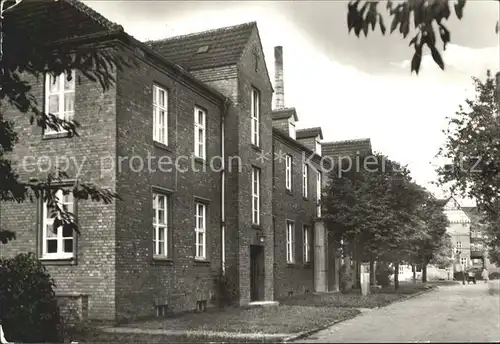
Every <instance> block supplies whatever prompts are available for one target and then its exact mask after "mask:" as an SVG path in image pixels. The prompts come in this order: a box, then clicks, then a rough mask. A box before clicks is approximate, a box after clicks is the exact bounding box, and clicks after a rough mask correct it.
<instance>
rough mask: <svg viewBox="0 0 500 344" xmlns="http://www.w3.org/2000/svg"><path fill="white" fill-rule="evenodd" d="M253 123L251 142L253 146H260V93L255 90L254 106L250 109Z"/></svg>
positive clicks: (253, 90)
mask: <svg viewBox="0 0 500 344" xmlns="http://www.w3.org/2000/svg"><path fill="white" fill-rule="evenodd" d="M250 116H251V121H252V132H251V142H252V144H253V145H256V146H259V145H260V124H259V123H260V93H259V91H257V90H256V89H255V88H254V89H252V105H251V109H250Z"/></svg>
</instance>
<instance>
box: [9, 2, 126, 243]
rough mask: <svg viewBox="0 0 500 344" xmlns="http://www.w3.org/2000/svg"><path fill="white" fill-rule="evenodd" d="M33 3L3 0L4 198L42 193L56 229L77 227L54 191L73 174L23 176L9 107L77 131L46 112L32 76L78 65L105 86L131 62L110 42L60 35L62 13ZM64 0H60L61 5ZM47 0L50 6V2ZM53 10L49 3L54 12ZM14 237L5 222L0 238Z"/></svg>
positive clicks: (91, 195) (89, 193)
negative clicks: (39, 8)
mask: <svg viewBox="0 0 500 344" xmlns="http://www.w3.org/2000/svg"><path fill="white" fill-rule="evenodd" d="M19 2H20V1H19V0H18V1H16V3H19ZM34 3H36V2H30V1H24V2H22V3H20V4H18V5H17V6H15V5H14V4H15V3H14V2H4V1H2V5H3V7H2V8H3V11H2V14H3V17H2V18H1V19H0V23H1V26H0V28H1V29H2V38H3V41H2V42H1V47H2V49H1V51H2V54H1V55H0V80H1V88H0V201H4V202H5V201H6V202H18V203H20V202H25V201H34V200H35V199H37V198H41V199H42V200H44V201H45V202H47V204H48V207H49V208H50V209H51V212H52V214H51V216H52V217H53V218H54V226H53V228H54V230H55V229H56V228H58V227H60V226H63V227H68V228H71V229H74V230H76V231H78V226H77V223H76V221H75V217H74V215H73V214H72V213H70V212H68V211H66V210H65V209H63V207H62V206H60V203H59V202H58V199H57V197H56V195H55V194H56V191H57V189H56V188H55V187H54V183H57V182H60V181H61V180H62V179H64V178H68V176H67V175H66V174H65V173H64V172H61V171H53V172H51V173H50V174H49V175H48V177H47V178H46V179H44V180H38V179H35V178H32V179H30V180H20V178H19V175H18V174H16V172H15V170H14V168H13V161H12V160H11V158H10V154H11V153H12V152H13V151H14V148H15V144H16V143H17V142H18V136H17V133H16V131H15V129H14V123H13V122H12V121H10V120H9V119H8V118H6V117H5V116H4V114H5V112H6V111H8V110H10V109H15V110H17V111H19V112H20V113H22V114H25V115H26V121H27V122H30V123H31V124H32V125H37V126H39V127H41V128H43V129H46V128H51V129H54V130H57V131H60V130H66V131H67V132H68V133H69V135H70V136H78V132H77V129H78V127H79V123H78V122H76V121H74V120H70V121H68V120H65V119H61V118H59V117H58V116H56V115H54V114H52V113H45V111H44V109H43V107H40V104H38V103H37V101H36V99H35V97H34V96H33V94H32V86H33V85H31V84H30V83H29V82H28V81H27V80H30V79H31V80H43V77H44V76H45V75H46V74H51V75H53V76H57V75H60V74H61V73H64V72H66V74H67V75H68V81H69V80H71V75H72V73H71V71H72V70H76V71H79V72H80V73H79V74H81V75H83V76H84V77H86V78H89V79H90V80H92V81H95V82H99V83H100V85H101V86H102V89H103V91H107V90H108V89H109V88H110V87H111V86H113V85H114V81H115V80H114V77H113V71H114V70H116V69H117V68H118V69H120V68H122V67H123V66H124V65H125V64H128V62H127V61H125V60H124V59H123V58H121V56H122V55H121V54H120V52H119V51H118V48H117V47H116V46H110V45H109V44H106V43H105V42H103V43H101V44H98V45H96V44H94V45H89V44H83V43H84V42H81V41H79V40H78V39H71V38H74V37H63V36H61V35H62V33H61V30H60V27H59V26H58V25H54V21H55V22H57V20H58V19H60V18H58V17H57V16H58V15H61V13H60V12H54V13H53V14H51V15H52V17H51V18H50V19H51V20H47V17H43V15H42V13H43V12H40V11H38V12H35V13H32V12H31V11H30V8H29V5H30V4H34ZM62 3H63V2H60V6H61V7H62V6H63V4H62ZM45 4H47V6H48V5H49V2H48V1H47V2H45ZM50 5H53V4H50ZM66 5H67V4H66ZM53 6H58V5H53ZM14 7H15V8H14ZM53 8H55V7H53ZM50 10H51V9H49V8H48V11H49V12H50ZM50 13H52V12H50ZM53 20H54V21H53ZM54 41H58V42H54ZM77 82H78V80H77ZM64 192H72V193H73V196H74V198H75V199H81V200H82V199H83V200H87V199H90V200H92V201H97V202H104V203H110V202H112V201H113V200H114V199H116V198H119V197H118V195H117V194H116V193H114V192H112V191H110V190H107V189H101V188H99V187H98V186H97V185H93V184H90V183H85V182H83V181H77V182H76V183H75V185H74V187H73V189H72V190H70V191H64ZM12 239H15V233H13V232H10V231H6V230H1V228H0V242H2V243H3V244H5V243H7V242H8V241H9V240H12Z"/></svg>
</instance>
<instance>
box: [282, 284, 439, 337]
mask: <svg viewBox="0 0 500 344" xmlns="http://www.w3.org/2000/svg"><path fill="white" fill-rule="evenodd" d="M437 289H438V287H437V286H436V287H432V288H429V289H426V290H422V291H419V292H418V293H415V294H410V295H408V296H405V297H402V298H401V299H399V300H395V301H393V302H391V303H389V304H387V305H385V306H382V307H373V308H370V310H369V311H364V312H363V311H360V312H359V313H358V314H356V315H353V316H349V317H347V318H345V319H341V320H336V321H334V322H332V323H330V324H328V325H325V326H321V327H317V328H315V329H312V330H308V331H304V332H299V333H297V334H295V335H292V336H289V337H286V338H284V339H283V341H282V342H283V343H287V342H290V341H294V340H297V339H302V338H304V337H308V336H310V335H312V334H314V333H317V332H320V331H322V330H326V329H327V328H329V327H332V326H333V325H336V324H338V323H341V322H343V321H347V320H351V319H354V318H356V317H357V316H359V315H361V314H363V313H369V312H371V311H374V310H376V309H380V308H384V307H388V306H390V305H392V304H394V303H397V302H402V301H406V300H409V299H411V298H413V297H417V296H420V295H422V294H425V293H428V292H431V291H434V290H437Z"/></svg>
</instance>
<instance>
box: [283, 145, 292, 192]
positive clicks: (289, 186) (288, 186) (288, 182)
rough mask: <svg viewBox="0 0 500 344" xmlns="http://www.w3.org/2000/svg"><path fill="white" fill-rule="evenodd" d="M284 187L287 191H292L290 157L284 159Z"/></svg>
mask: <svg viewBox="0 0 500 344" xmlns="http://www.w3.org/2000/svg"><path fill="white" fill-rule="evenodd" d="M285 187H286V189H287V190H288V191H292V156H291V155H288V154H287V155H286V157H285Z"/></svg>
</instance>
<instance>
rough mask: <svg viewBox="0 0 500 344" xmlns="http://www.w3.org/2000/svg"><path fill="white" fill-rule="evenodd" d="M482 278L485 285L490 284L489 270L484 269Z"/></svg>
mask: <svg viewBox="0 0 500 344" xmlns="http://www.w3.org/2000/svg"><path fill="white" fill-rule="evenodd" d="M481 277H482V278H483V280H484V283H488V279H489V276H488V270H486V268H483V272H482V273H481Z"/></svg>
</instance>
